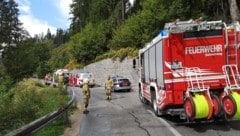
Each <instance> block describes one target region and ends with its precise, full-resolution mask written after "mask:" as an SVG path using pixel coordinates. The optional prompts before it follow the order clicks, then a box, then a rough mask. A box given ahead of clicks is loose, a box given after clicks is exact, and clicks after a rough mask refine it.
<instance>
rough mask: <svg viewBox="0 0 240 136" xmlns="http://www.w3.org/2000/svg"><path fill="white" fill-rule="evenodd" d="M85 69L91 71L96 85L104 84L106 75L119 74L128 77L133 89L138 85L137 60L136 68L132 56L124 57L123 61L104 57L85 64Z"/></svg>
mask: <svg viewBox="0 0 240 136" xmlns="http://www.w3.org/2000/svg"><path fill="white" fill-rule="evenodd" d="M84 69H85V70H87V71H89V72H91V73H93V76H94V79H95V82H96V84H97V85H100V86H104V84H105V81H106V79H107V77H108V75H111V76H112V75H121V76H124V77H126V78H128V79H129V80H130V81H131V83H132V86H133V90H134V91H135V90H136V89H137V88H138V87H137V85H138V80H139V76H138V60H137V59H136V68H135V69H134V68H133V58H125V59H124V60H123V61H120V60H119V59H116V60H113V59H105V60H102V61H99V62H96V63H92V64H90V65H87V66H86V67H85V68H84Z"/></svg>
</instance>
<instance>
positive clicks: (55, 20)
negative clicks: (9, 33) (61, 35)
mask: <svg viewBox="0 0 240 136" xmlns="http://www.w3.org/2000/svg"><path fill="white" fill-rule="evenodd" d="M15 1H16V3H17V4H18V8H19V10H20V11H19V13H20V15H19V20H20V21H21V22H22V23H23V27H24V28H25V29H26V30H27V31H28V32H29V34H30V35H31V36H34V35H35V34H42V33H43V34H46V32H47V29H48V28H49V29H50V31H51V33H53V34H55V33H56V29H57V28H62V29H64V30H66V29H68V28H69V25H70V22H71V21H70V19H69V18H70V17H71V15H70V14H69V13H70V7H69V5H70V4H71V3H72V0H15ZM129 1H130V2H131V3H132V2H133V1H134V0H129Z"/></svg>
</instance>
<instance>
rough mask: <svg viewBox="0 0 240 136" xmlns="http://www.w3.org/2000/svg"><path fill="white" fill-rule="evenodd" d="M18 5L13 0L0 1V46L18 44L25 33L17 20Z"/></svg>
mask: <svg viewBox="0 0 240 136" xmlns="http://www.w3.org/2000/svg"><path fill="white" fill-rule="evenodd" d="M18 15H19V10H18V5H17V3H15V1H14V0H1V1H0V45H1V46H2V44H3V43H5V44H6V45H8V46H9V45H10V44H16V43H18V42H19V41H20V40H21V39H22V38H23V36H24V35H26V34H27V33H26V32H25V31H24V30H23V28H22V24H21V23H20V21H19V19H18Z"/></svg>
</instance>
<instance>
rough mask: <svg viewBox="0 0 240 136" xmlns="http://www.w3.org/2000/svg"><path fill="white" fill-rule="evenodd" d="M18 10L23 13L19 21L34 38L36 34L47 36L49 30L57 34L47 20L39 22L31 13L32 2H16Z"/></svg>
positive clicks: (23, 0)
mask: <svg viewBox="0 0 240 136" xmlns="http://www.w3.org/2000/svg"><path fill="white" fill-rule="evenodd" d="M16 2H17V3H18V8H19V10H20V12H21V14H20V15H19V20H20V21H21V22H22V23H23V27H24V28H25V29H26V30H27V31H28V32H29V34H30V35H31V36H32V37H33V36H34V35H35V34H42V33H44V34H46V33H47V29H48V28H49V29H50V31H51V32H56V28H55V27H53V26H51V25H49V24H48V22H47V21H45V20H39V19H38V18H36V17H34V15H32V13H31V2H30V0H16Z"/></svg>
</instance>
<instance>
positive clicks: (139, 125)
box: [128, 112, 151, 136]
mask: <svg viewBox="0 0 240 136" xmlns="http://www.w3.org/2000/svg"><path fill="white" fill-rule="evenodd" d="M128 113H129V114H130V115H132V117H133V118H134V119H135V120H134V121H135V122H136V123H137V124H138V127H139V128H140V129H142V130H144V131H145V132H146V133H147V135H148V136H151V135H150V133H149V132H148V130H147V129H146V128H144V127H142V126H141V122H140V121H139V119H138V117H136V116H135V115H134V113H132V112H128Z"/></svg>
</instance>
